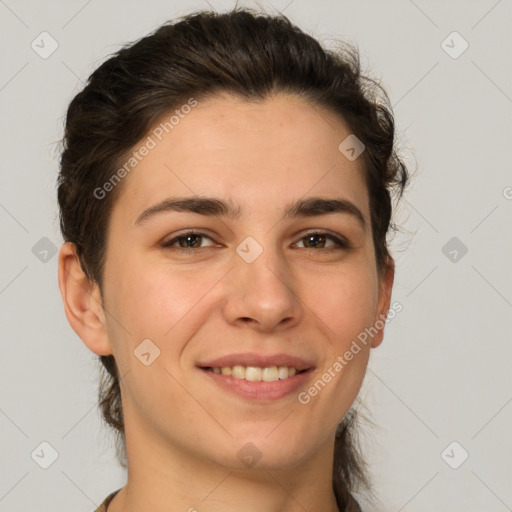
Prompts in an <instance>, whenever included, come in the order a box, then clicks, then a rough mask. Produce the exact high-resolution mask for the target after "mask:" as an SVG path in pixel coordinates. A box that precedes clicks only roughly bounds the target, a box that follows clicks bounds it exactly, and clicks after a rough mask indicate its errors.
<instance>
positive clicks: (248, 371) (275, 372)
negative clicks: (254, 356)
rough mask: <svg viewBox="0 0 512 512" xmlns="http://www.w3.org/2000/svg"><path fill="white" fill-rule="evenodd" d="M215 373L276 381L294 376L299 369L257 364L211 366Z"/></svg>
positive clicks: (252, 379)
mask: <svg viewBox="0 0 512 512" xmlns="http://www.w3.org/2000/svg"><path fill="white" fill-rule="evenodd" d="M210 371H212V372H214V373H221V374H222V375H231V376H232V377H234V378H235V379H245V380H248V381H250V382H258V381H263V382H275V381H276V380H283V379H287V378H288V377H293V376H294V375H295V374H296V373H297V369H296V368H293V367H287V366H279V367H278V366H267V367H266V368H259V367H257V366H242V365H235V366H233V367H230V366H223V367H222V368H210Z"/></svg>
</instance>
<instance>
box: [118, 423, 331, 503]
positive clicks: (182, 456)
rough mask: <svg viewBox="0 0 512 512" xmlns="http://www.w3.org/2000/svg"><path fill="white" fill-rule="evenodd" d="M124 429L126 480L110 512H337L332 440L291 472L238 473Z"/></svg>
mask: <svg viewBox="0 0 512 512" xmlns="http://www.w3.org/2000/svg"><path fill="white" fill-rule="evenodd" d="M131 419H132V420H133V418H131ZM126 424H130V425H131V429H126V432H125V435H126V452H127V459H128V480H127V483H126V485H125V487H123V489H121V491H119V492H118V493H117V495H116V496H115V497H114V499H113V500H112V502H111V503H110V505H109V507H108V512H136V511H137V512H140V511H141V510H151V511H152V512H164V511H165V512H174V511H180V512H182V511H187V512H203V511H208V512H221V511H222V512H235V511H236V512H239V511H240V510H244V512H261V510H265V511H269V512H299V511H300V512H303V511H304V510H322V511H325V512H339V509H338V507H337V504H336V499H335V496H334V492H333V489H332V457H333V449H334V437H333V438H332V439H331V438H329V439H328V440H327V442H326V443H324V445H323V446H322V447H321V448H320V449H319V450H318V451H317V452H316V453H315V455H314V456H313V457H311V458H310V459H307V460H303V461H301V462H300V463H298V464H297V465H296V466H294V467H293V468H286V469H283V468H276V467H266V466H264V465H262V464H258V467H259V468H258V469H256V467H253V468H250V469H244V470H240V469H236V468H233V467H229V466H226V465H222V464H219V463H216V462H215V461H212V460H209V459H206V458H199V459H198V458H197V456H196V455H195V454H191V453H190V452H189V451H185V450H184V449H180V447H176V446H169V443H168V442H167V443H165V441H164V440H163V439H162V438H161V437H158V436H156V435H155V433H154V432H152V433H151V435H149V434H148V432H145V431H144V429H143V428H137V426H135V428H134V425H135V424H134V422H133V421H132V422H125V425H126Z"/></svg>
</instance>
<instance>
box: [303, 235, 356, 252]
mask: <svg viewBox="0 0 512 512" xmlns="http://www.w3.org/2000/svg"><path fill="white" fill-rule="evenodd" d="M327 240H331V241H333V242H334V244H335V245H334V247H333V246H331V247H325V244H326V241H327ZM300 241H301V242H302V241H306V244H305V247H304V249H316V248H318V247H320V249H325V250H329V249H349V248H350V245H349V243H348V242H347V241H346V240H344V239H342V238H339V237H337V236H334V235H331V234H330V233H328V232H326V231H312V232H310V233H307V234H306V235H305V236H303V237H302V238H301V239H300Z"/></svg>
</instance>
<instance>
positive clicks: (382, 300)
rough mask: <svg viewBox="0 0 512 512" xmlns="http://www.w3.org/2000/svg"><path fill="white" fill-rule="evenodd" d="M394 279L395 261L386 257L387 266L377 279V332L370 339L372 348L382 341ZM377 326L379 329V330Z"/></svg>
mask: <svg viewBox="0 0 512 512" xmlns="http://www.w3.org/2000/svg"><path fill="white" fill-rule="evenodd" d="M394 279H395V261H394V260H393V258H392V257H391V256H388V258H387V265H386V266H385V267H384V268H383V269H382V272H381V274H380V277H379V298H378V302H377V316H376V318H375V325H376V328H378V331H379V332H378V333H377V334H376V335H375V336H374V337H373V338H372V344H371V346H372V348H376V347H378V346H379V345H380V344H381V343H382V340H383V339H384V326H385V321H386V317H387V315H388V311H389V306H390V304H391V292H392V290H393V281H394ZM381 324H382V326H381ZM379 326H380V327H381V328H379Z"/></svg>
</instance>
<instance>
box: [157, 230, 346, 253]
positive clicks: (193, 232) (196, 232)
mask: <svg viewBox="0 0 512 512" xmlns="http://www.w3.org/2000/svg"><path fill="white" fill-rule="evenodd" d="M314 234H319V235H324V236H325V237H326V238H331V240H332V241H334V242H335V243H338V241H337V240H336V239H339V241H340V242H341V243H342V244H345V245H347V246H350V242H349V240H348V239H347V238H346V237H345V236H344V235H342V234H338V233H332V232H331V231H330V230H328V229H325V228H310V229H309V230H308V231H306V232H304V233H302V234H301V235H300V236H299V237H298V239H297V240H298V241H301V240H302V239H303V238H305V237H306V236H308V235H314ZM189 235H199V236H203V237H206V238H209V239H210V240H211V241H212V242H214V243H217V242H216V241H215V239H214V238H213V236H211V235H209V234H208V233H206V232H204V231H201V230H199V229H197V230H193V229H190V230H188V231H184V232H183V233H178V234H176V235H173V236H172V237H171V238H170V239H169V240H167V241H165V242H163V243H162V245H170V244H172V243H175V242H176V241H177V240H179V239H180V238H184V237H186V236H189ZM180 249H186V248H184V247H180ZM199 249H205V247H199Z"/></svg>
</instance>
